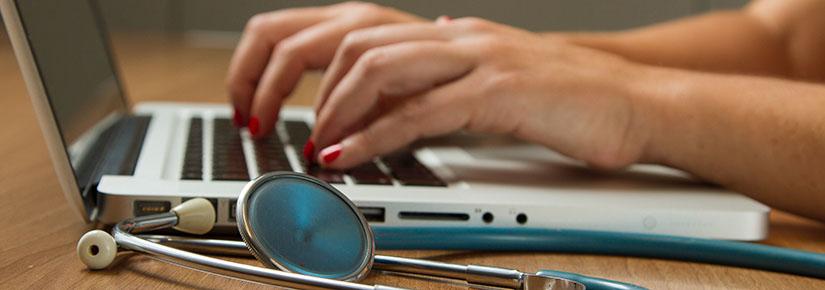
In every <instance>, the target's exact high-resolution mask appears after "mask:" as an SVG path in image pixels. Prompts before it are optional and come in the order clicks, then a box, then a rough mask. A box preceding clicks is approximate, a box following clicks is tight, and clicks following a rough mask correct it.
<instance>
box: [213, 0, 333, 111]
mask: <svg viewBox="0 0 825 290" xmlns="http://www.w3.org/2000/svg"><path fill="white" fill-rule="evenodd" d="M327 14H328V13H326V8H301V9H289V10H282V11H278V12H270V13H265V14H259V15H256V16H254V17H252V19H250V20H249V22H248V23H247V25H246V28H245V29H244V33H243V36H242V37H241V40H240V42H239V43H238V46H237V48H236V49H235V52H234V54H233V56H232V60H231V61H230V65H229V69H228V73H227V87H228V90H229V95H230V98H231V99H232V104H233V106H234V107H235V109H236V110H238V114H239V116H240V117H242V118H243V119H244V120H245V119H246V118H248V117H249V109H250V105H251V104H252V97H253V96H254V93H255V87H256V86H257V83H258V80H259V79H260V77H261V74H262V73H263V71H264V68H265V67H266V64H267V63H268V62H269V58H270V56H271V54H272V49H273V47H275V45H277V44H278V43H279V42H280V41H281V40H283V39H284V38H286V37H289V36H291V35H293V34H295V33H296V32H298V31H301V30H302V29H304V28H306V27H310V26H312V25H315V24H317V23H320V22H321V21H323V20H325V19H327V18H328V16H327Z"/></svg>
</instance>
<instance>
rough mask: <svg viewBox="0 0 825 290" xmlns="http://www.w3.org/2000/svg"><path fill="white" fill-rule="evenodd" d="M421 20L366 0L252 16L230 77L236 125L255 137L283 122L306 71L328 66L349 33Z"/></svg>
mask: <svg viewBox="0 0 825 290" xmlns="http://www.w3.org/2000/svg"><path fill="white" fill-rule="evenodd" d="M417 21H425V20H424V19H422V18H419V17H417V16H414V15H411V14H406V13H403V12H400V11H397V10H394V9H392V8H387V7H382V6H378V5H374V4H369V3H360V2H347V3H342V4H336V5H331V6H324V7H310V8H295V9H284V10H279V11H274V12H268V13H263V14H258V15H256V16H254V17H252V18H251V19H250V20H249V22H248V23H247V25H246V28H245V29H244V33H243V37H242V38H241V41H240V43H239V44H238V47H237V48H236V49H235V54H234V55H233V57H232V61H231V63H230V65H229V73H228V76H227V86H228V89H229V94H230V98H231V99H232V104H233V106H234V107H235V116H234V118H233V119H234V121H235V125H236V126H249V131H250V133H252V136H253V138H260V137H263V136H265V135H267V134H269V132H270V131H271V130H272V129H273V128H274V124H275V122H276V121H277V120H278V112H279V111H280V109H281V104H282V103H283V101H284V99H285V98H286V96H288V95H289V94H290V93H291V92H292V90H293V89H294V88H295V85H296V84H297V83H298V81H299V80H300V79H301V76H302V75H303V73H304V70H311V69H323V68H325V67H326V66H328V65H329V64H330V62H331V61H332V58H333V56H334V55H335V51H336V50H337V48H338V46H339V45H340V43H341V42H342V41H343V39H344V37H345V36H346V35H347V34H348V33H349V32H351V31H354V30H358V29H363V28H367V27H372V26H379V25H384V24H390V23H402V22H417ZM321 90H322V91H323V90H324V88H321Z"/></svg>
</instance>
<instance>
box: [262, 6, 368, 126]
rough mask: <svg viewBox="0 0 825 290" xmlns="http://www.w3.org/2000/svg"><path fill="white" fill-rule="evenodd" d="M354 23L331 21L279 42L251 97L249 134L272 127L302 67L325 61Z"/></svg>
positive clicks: (342, 20) (305, 67)
mask: <svg viewBox="0 0 825 290" xmlns="http://www.w3.org/2000/svg"><path fill="white" fill-rule="evenodd" d="M357 25H360V24H358V23H355V22H353V21H349V20H346V19H336V20H331V21H327V22H324V23H321V24H318V25H315V26H313V27H310V28H308V29H305V30H303V31H301V32H299V33H297V34H295V35H293V36H291V37H289V38H287V39H285V40H283V41H281V43H280V44H279V45H278V46H277V48H276V50H275V51H274V52H273V56H272V58H271V60H270V63H269V65H268V66H267V67H266V69H265V71H264V73H263V76H262V77H261V79H260V81H259V83H258V87H257V89H256V90H255V94H254V97H253V100H252V108H251V117H250V123H251V124H254V125H256V126H255V127H257V128H254V127H253V126H250V128H249V129H250V133H252V135H253V137H261V136H265V135H266V134H268V133H269V132H270V131H271V130H272V128H274V123H275V121H276V120H277V119H278V118H277V117H278V112H279V110H280V107H281V104H282V103H283V101H284V99H285V98H286V96H288V95H289V94H290V93H291V92H292V90H293V89H294V88H295V85H297V84H298V81H299V80H300V79H301V76H302V75H303V72H304V70H307V69H317V68H321V67H324V66H325V65H326V64H328V63H329V62H330V61H331V59H332V56H333V54H334V52H335V48H336V47H337V44H338V43H340V42H341V39H342V38H343V37H344V35H346V33H347V31H350V30H352V29H354V28H353V26H357ZM252 120H255V121H252Z"/></svg>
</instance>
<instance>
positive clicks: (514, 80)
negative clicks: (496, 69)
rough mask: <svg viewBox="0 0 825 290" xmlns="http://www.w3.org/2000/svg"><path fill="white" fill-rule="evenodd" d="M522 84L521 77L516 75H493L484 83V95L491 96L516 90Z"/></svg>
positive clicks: (510, 73)
mask: <svg viewBox="0 0 825 290" xmlns="http://www.w3.org/2000/svg"><path fill="white" fill-rule="evenodd" d="M522 84H523V77H522V76H521V75H519V74H517V73H512V72H501V73H496V74H493V76H491V77H490V79H489V80H488V81H487V82H486V85H485V88H484V91H485V92H487V94H485V95H489V96H493V95H498V94H500V93H504V92H507V91H511V90H512V88H517V87H519V86H521V85H522Z"/></svg>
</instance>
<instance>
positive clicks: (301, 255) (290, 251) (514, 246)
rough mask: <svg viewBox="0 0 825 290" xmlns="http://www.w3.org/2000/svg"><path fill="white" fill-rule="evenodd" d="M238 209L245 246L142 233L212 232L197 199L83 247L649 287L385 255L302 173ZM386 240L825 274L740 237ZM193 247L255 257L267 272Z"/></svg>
mask: <svg viewBox="0 0 825 290" xmlns="http://www.w3.org/2000/svg"><path fill="white" fill-rule="evenodd" d="M236 210H237V212H236V218H237V223H238V230H239V232H240V234H241V237H242V239H243V241H242V242H241V241H226V240H212V239H197V238H185V237H173V236H158V235H153V236H150V235H142V236H141V235H138V236H136V235H135V234H140V233H146V232H149V231H153V230H159V229H166V228H174V229H176V230H179V231H182V232H186V233H191V234H204V233H207V232H209V231H210V230H211V229H212V227H213V226H214V221H215V210H214V208H213V207H212V204H211V203H210V202H209V201H207V200H205V199H201V198H196V199H191V200H188V201H186V202H184V203H181V204H180V205H178V206H176V207H175V208H173V209H172V210H171V211H170V212H168V213H163V214H157V215H151V216H144V217H139V218H133V219H127V220H124V221H122V222H120V223H118V224H117V225H116V226H115V227H114V228H113V229H112V235H109V234H108V233H106V232H104V231H100V230H94V231H90V232H88V233H86V234H85V235H83V237H82V238H81V239H80V241H79V242H78V245H77V251H78V255H79V257H80V259H81V261H83V263H85V264H86V265H87V266H88V267H89V268H90V269H103V268H106V267H108V266H109V265H110V264H111V263H112V262H113V260H114V258H115V256H116V254H117V251H118V248H122V249H125V250H131V251H135V252H141V253H145V254H149V255H152V256H154V257H157V258H159V259H161V260H166V261H169V262H172V263H175V264H180V265H183V266H186V267H190V268H194V269H199V270H204V271H206V272H210V273H215V274H219V275H224V276H229V277H236V278H240V279H245V280H251V281H256V282H261V283H268V284H272V285H276V286H282V287H289V288H296V289H397V288H392V287H388V286H380V285H375V286H368V285H364V284H358V283H355V282H354V281H358V280H360V279H361V278H363V277H364V276H366V274H367V273H368V272H369V270H370V269H371V268H375V269H380V270H383V271H388V272H396V273H407V274H413V275H419V276H422V275H423V276H430V277H438V278H447V279H456V280H463V281H465V282H466V283H468V284H471V285H480V286H494V287H507V288H514V289H585V288H587V289H644V288H642V287H639V286H636V285H631V284H627V283H621V282H617V281H611V280H606V279H601V278H595V277H588V276H583V275H578V274H573V273H567V272H560V271H549V270H543V271H539V272H537V273H524V272H521V271H517V270H512V269H504V268H498V267H489V266H477V265H455V264H448V263H442V262H436V261H427V260H418V259H409V258H401V257H390V256H382V255H375V245H376V240H375V236H374V233H373V230H372V229H371V228H370V227H369V225H368V224H367V222H366V219H365V218H364V216H363V215H362V214H361V213H360V211H359V210H358V208H357V207H356V206H355V205H354V204H353V203H352V201H350V200H349V199H348V198H347V197H346V196H344V195H343V194H342V193H341V192H339V191H338V190H336V189H335V188H333V187H332V186H330V185H329V184H327V183H325V182H323V181H320V180H318V179H315V178H313V177H310V176H307V175H304V174H300V173H292V172H278V173H269V174H265V175H262V176H261V177H258V178H256V179H255V180H253V181H250V182H249V184H247V185H246V186H245V187H244V189H243V191H242V192H241V194H240V196H239V198H238V203H237V208H236ZM377 236H378V237H379V243H381V247H382V248H400V247H402V246H407V245H409V243H415V244H416V245H419V247H418V248H442V249H473V250H481V249H487V250H489V249H497V250H532V251H539V250H541V251H558V252H584V253H597V254H615V255H629V256H649V257H659V258H668V259H677V260H689V261H696V262H708V263H717V264H725V265H735V266H744V267H750V268H758V269H766V270H773V271H780V272H786V273H794V274H800V275H806V276H812V277H819V278H825V255H822V254H816V253H811V252H803V251H796V250H790V249H783V248H777V247H771V246H765V245H758V244H749V243H740V242H730V241H716V240H707V239H692V238H682V237H670V236H660V235H645V234H627V233H610V232H593V231H577V230H538V229H521V230H503V229H468V230H456V229H450V228H432V229H424V230H422V229H404V228H398V229H387V230H377ZM187 250H188V251H187ZM190 251H193V252H200V253H214V254H231V255H249V254H252V255H253V256H255V257H256V258H257V260H258V261H260V262H261V263H263V264H264V265H265V266H267V268H262V267H255V266H251V265H246V264H241V263H235V262H230V261H226V260H222V259H217V258H212V257H208V256H204V255H200V254H195V253H193V252H190Z"/></svg>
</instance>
